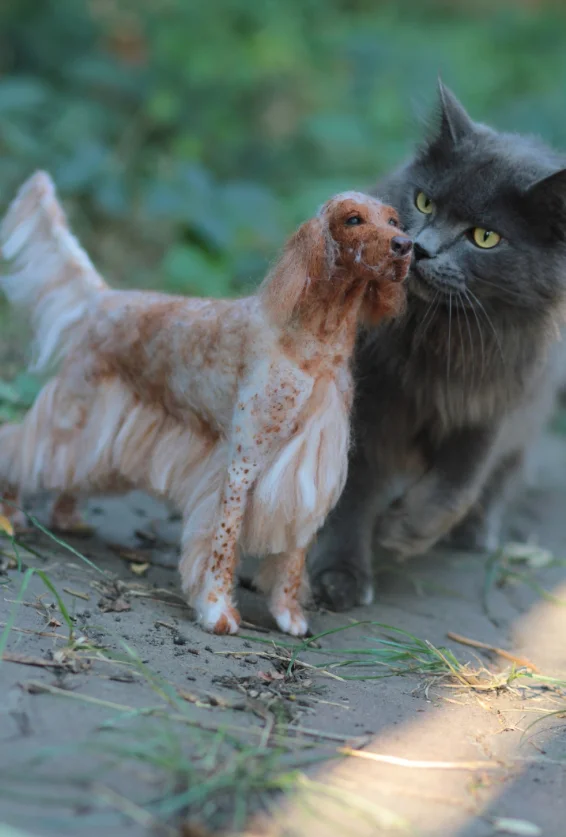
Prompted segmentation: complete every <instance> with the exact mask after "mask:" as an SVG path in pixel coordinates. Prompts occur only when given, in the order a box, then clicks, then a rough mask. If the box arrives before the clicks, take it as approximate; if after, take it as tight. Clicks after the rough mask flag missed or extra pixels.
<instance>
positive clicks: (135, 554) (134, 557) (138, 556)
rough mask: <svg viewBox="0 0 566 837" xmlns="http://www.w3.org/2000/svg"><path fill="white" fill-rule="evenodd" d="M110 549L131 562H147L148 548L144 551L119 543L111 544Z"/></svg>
mask: <svg viewBox="0 0 566 837" xmlns="http://www.w3.org/2000/svg"><path fill="white" fill-rule="evenodd" d="M109 547H110V549H111V550H112V552H115V553H116V555H118V556H119V557H120V558H123V559H124V561H129V562H130V564H132V563H134V564H145V563H147V558H148V555H147V550H145V552H144V551H142V550H141V549H129V548H128V547H126V546H120V545H119V544H109Z"/></svg>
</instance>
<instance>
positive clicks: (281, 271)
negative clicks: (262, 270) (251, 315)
mask: <svg viewBox="0 0 566 837" xmlns="http://www.w3.org/2000/svg"><path fill="white" fill-rule="evenodd" d="M328 250H329V248H328V247H327V243H326V237H325V227H324V224H323V222H322V221H321V220H320V219H319V218H312V219H311V220H310V221H306V222H305V223H304V224H302V226H300V227H299V229H298V230H297V232H296V233H295V234H294V235H293V236H291V238H290V239H289V241H288V242H287V244H286V245H285V249H284V250H283V254H282V256H281V258H280V259H279V261H278V262H277V264H276V265H275V266H274V267H273V269H272V270H271V272H270V273H269V274H268V276H267V277H266V279H265V282H264V284H263V287H262V289H261V298H262V301H263V305H264V307H265V310H266V311H267V313H268V314H269V317H270V319H271V321H272V322H274V323H276V324H277V325H285V324H286V323H288V322H289V321H290V320H291V319H292V318H293V316H294V315H295V314H296V312H297V309H298V307H299V305H300V303H301V301H302V300H303V299H304V297H305V295H306V293H307V291H308V289H309V287H310V286H311V285H312V284H314V283H316V282H317V281H319V280H320V279H324V278H325V277H327V276H328V274H329V272H330V269H331V264H330V261H331V259H330V254H329V252H328Z"/></svg>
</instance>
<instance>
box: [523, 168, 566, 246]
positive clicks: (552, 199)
mask: <svg viewBox="0 0 566 837" xmlns="http://www.w3.org/2000/svg"><path fill="white" fill-rule="evenodd" d="M524 201H525V203H526V209H527V210H528V215H529V217H530V219H531V220H532V221H533V222H534V223H536V225H537V226H538V227H539V229H540V228H544V229H546V230H547V231H548V233H549V236H550V237H552V238H553V239H555V240H558V241H566V169H559V170H558V171H556V172H554V174H550V175H548V177H544V178H542V180H537V182H536V183H533V185H532V186H531V187H530V188H529V189H528V190H527V192H526V193H525V195H524Z"/></svg>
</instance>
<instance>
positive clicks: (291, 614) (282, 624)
mask: <svg viewBox="0 0 566 837" xmlns="http://www.w3.org/2000/svg"><path fill="white" fill-rule="evenodd" d="M271 612H272V613H273V616H274V617H275V621H276V622H277V627H278V628H279V630H280V631H283V633H284V634H291V636H304V635H305V634H306V632H307V630H308V622H307V619H306V617H305V614H304V612H303V609H302V608H301V607H300V606H299V605H294V606H292V607H272V609H271Z"/></svg>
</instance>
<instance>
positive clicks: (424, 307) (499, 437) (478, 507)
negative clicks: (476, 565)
mask: <svg viewBox="0 0 566 837" xmlns="http://www.w3.org/2000/svg"><path fill="white" fill-rule="evenodd" d="M440 104H441V107H440V124H439V127H438V128H437V131H436V133H435V135H434V136H433V137H432V139H430V140H429V141H428V142H427V143H426V144H425V145H424V146H423V147H422V148H421V149H420V150H419V151H418V153H417V154H416V156H415V157H414V159H412V160H411V161H410V162H408V163H407V164H406V165H404V166H402V167H401V168H400V169H399V170H398V171H397V172H395V173H394V174H393V175H392V176H390V177H389V178H388V179H387V180H385V181H384V182H382V183H381V184H380V186H379V188H378V190H377V191H378V194H379V195H380V197H381V198H382V199H384V200H386V201H387V202H389V203H391V204H393V206H395V207H396V209H397V210H398V211H399V212H400V215H401V219H402V221H403V223H404V225H405V227H406V230H407V232H408V233H409V235H411V236H412V237H413V239H414V242H415V260H414V262H413V267H412V270H411V273H410V276H409V279H408V292H409V293H408V297H409V298H408V306H407V311H406V314H405V315H404V317H403V319H401V320H399V321H394V322H390V323H387V324H385V325H383V326H380V327H379V328H378V329H377V330H375V331H374V332H372V333H370V334H368V335H365V336H364V337H362V338H361V340H360V350H359V353H358V357H357V376H358V395H357V403H356V408H355V424H354V447H353V451H352V457H351V463H350V474H349V478H348V483H347V487H346V490H345V492H344V494H343V496H342V498H341V500H340V503H339V505H338V507H337V508H336V510H335V511H334V513H333V514H332V515H331V517H330V518H329V520H328V522H327V524H326V526H325V528H324V529H323V531H322V532H321V534H320V536H319V539H318V542H317V544H316V545H315V547H314V548H313V550H312V553H311V556H310V559H311V575H312V579H313V583H314V588H315V593H317V594H318V596H319V597H320V598H322V600H323V601H325V602H326V603H327V604H329V605H330V606H331V607H333V608H335V609H344V608H347V607H350V606H352V605H354V604H362V603H368V602H370V601H371V600H372V597H373V580H372V576H373V573H372V551H373V549H372V541H373V545H374V546H375V545H376V544H377V546H378V548H381V549H386V550H388V551H392V552H394V553H396V554H397V555H400V556H409V555H414V554H419V553H423V552H426V550H427V549H428V548H429V547H431V546H432V545H433V544H434V543H436V542H437V541H438V540H440V539H441V538H443V537H444V536H447V535H448V534H449V533H451V534H450V536H451V537H452V538H453V539H454V540H456V541H457V542H460V543H462V544H464V543H465V544H466V545H471V546H475V547H478V548H491V547H493V546H494V545H495V544H496V543H497V540H498V537H499V529H500V524H501V514H502V510H503V508H504V506H505V503H506V500H507V498H508V495H509V492H510V489H511V486H513V485H514V484H515V483H516V481H517V476H518V475H519V474H521V472H522V470H523V468H524V464H525V455H526V453H527V450H528V447H529V446H530V444H531V442H532V441H533V439H535V437H536V436H537V434H538V433H539V432H540V430H541V428H542V427H543V426H544V424H545V422H546V420H547V418H548V416H549V413H550V411H551V409H552V406H553V403H554V398H555V394H556V390H557V385H558V378H559V377H560V376H561V373H562V377H563V371H564V370H565V369H566V357H565V351H564V349H563V348H562V347H563V345H564V344H563V343H562V342H561V341H560V337H559V329H560V328H561V325H562V322H563V319H564V309H565V301H566V171H564V170H563V169H562V166H563V165H564V160H563V159H561V158H560V157H559V156H558V155H556V154H554V153H553V152H552V151H550V150H549V149H548V148H546V147H544V146H543V145H541V144H539V143H537V142H535V141H533V140H531V139H527V138H524V137H521V136H515V135H510V134H502V133H498V132H496V131H493V130H491V129H490V128H487V127H485V126H484V125H479V124H477V123H474V122H472V121H471V119H470V118H469V116H468V115H467V114H466V112H465V111H464V109H463V108H462V106H461V105H460V104H459V102H458V101H457V100H456V99H455V98H454V96H453V95H452V94H451V93H450V92H449V91H448V90H447V89H446V88H444V87H443V86H442V85H441V86H440ZM420 191H422V192H424V193H425V194H426V196H427V197H428V198H430V199H431V200H432V201H433V202H434V211H433V212H432V213H430V214H423V213H421V212H419V210H418V209H417V207H416V205H415V198H416V195H417V193H418V192H420ZM474 227H481V228H485V229H487V230H495V231H497V232H498V233H499V234H500V235H501V237H502V238H501V242H500V244H499V245H498V246H496V247H494V248H493V249H489V250H482V249H480V248H479V247H477V246H476V245H475V244H474V243H473V240H472V239H471V237H470V230H471V229H472V228H474ZM374 539H375V540H374Z"/></svg>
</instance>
